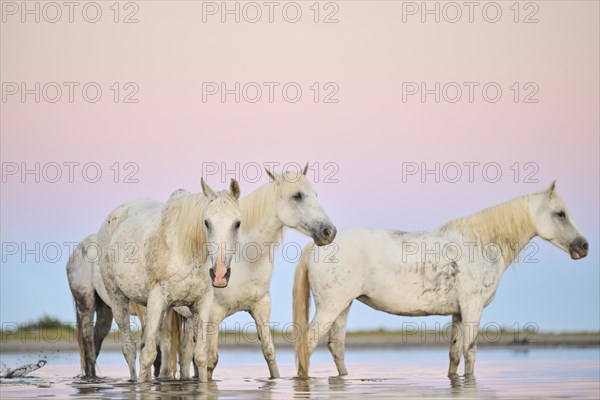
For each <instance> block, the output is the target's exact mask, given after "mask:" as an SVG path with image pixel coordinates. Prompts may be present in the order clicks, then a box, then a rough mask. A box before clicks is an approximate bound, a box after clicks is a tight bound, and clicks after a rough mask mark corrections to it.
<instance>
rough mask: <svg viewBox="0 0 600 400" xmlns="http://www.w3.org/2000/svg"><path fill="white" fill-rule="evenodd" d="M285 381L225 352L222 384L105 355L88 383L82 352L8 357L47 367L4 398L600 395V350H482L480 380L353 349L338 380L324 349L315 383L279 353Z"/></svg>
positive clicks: (9, 382)
mask: <svg viewBox="0 0 600 400" xmlns="http://www.w3.org/2000/svg"><path fill="white" fill-rule="evenodd" d="M277 357H278V364H279V368H280V372H281V375H282V376H283V377H284V378H282V379H276V380H271V379H268V376H267V374H268V370H267V367H266V364H265V363H264V361H263V360H262V355H261V353H260V350H258V349H256V350H233V349H223V350H221V352H220V361H219V366H218V367H217V370H216V371H215V379H216V381H214V382H211V383H208V384H199V383H197V382H193V381H160V382H153V383H147V384H132V383H128V382H127V377H128V372H127V369H126V367H125V361H124V359H123V356H122V355H121V354H120V353H116V352H105V353H102V354H101V355H100V358H99V370H100V373H101V374H102V376H104V377H105V378H102V379H100V380H98V381H97V382H94V383H90V382H84V381H81V380H79V379H77V378H75V375H77V374H78V373H79V355H78V354H76V353H71V352H69V353H60V352H56V353H47V354H33V353H31V354H2V355H1V360H0V362H2V363H4V364H6V365H8V366H9V367H12V368H14V367H16V366H17V365H21V364H25V363H28V362H33V361H37V360H38V359H40V358H41V359H46V360H48V365H47V366H46V367H44V368H42V369H40V370H38V371H35V372H33V373H32V374H31V377H27V378H20V379H0V397H2V398H3V399H4V398H41V397H53V398H74V397H75V398H77V397H79V398H82V397H85V398H126V399H137V398H142V397H143V398H144V399H146V398H165V399H178V398H184V397H185V398H190V397H193V398H200V399H203V398H215V397H219V398H222V399H230V398H231V399H233V398H241V397H243V398H257V399H289V398H300V399H323V398H333V399H363V398H377V399H381V398H390V399H392V398H394V399H396V398H415V397H419V398H436V399H443V398H453V399H456V398H473V399H475V398H499V399H515V398H545V399H547V398H589V399H598V398H600V348H591V349H561V348H558V349H532V350H528V351H513V350H508V349H485V348H484V349H480V350H478V352H477V363H476V376H477V378H476V380H465V379H464V378H463V377H460V378H458V379H456V380H453V381H451V380H450V379H448V378H447V377H446V376H445V374H446V368H447V360H448V356H447V351H446V350H445V349H442V348H435V349H376V350H374V349H365V350H359V349H349V350H348V351H347V353H346V364H347V366H348V370H349V373H350V374H349V375H348V376H346V377H343V378H340V377H337V376H335V375H336V370H335V366H334V364H333V361H332V359H331V356H330V355H329V353H328V352H327V350H325V349H319V350H318V351H317V352H316V353H315V354H314V355H313V358H312V360H311V362H312V364H311V375H312V376H313V378H311V379H309V380H300V379H294V378H291V376H293V375H294V368H293V366H294V355H293V353H292V351H290V350H284V349H282V350H280V351H278V353H277Z"/></svg>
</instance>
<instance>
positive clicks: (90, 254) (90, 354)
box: [67, 234, 113, 378]
mask: <svg viewBox="0 0 600 400" xmlns="http://www.w3.org/2000/svg"><path fill="white" fill-rule="evenodd" d="M97 246H98V240H97V236H96V234H92V235H89V236H87V237H86V238H85V239H84V240H83V241H82V242H81V243H79V245H78V246H77V247H76V248H75V250H73V253H72V254H71V257H69V261H68V262H67V278H68V281H69V288H70V289H71V293H72V294H73V299H74V300H75V309H76V317H77V333H78V336H77V340H78V342H79V350H80V355H81V366H82V369H83V373H84V376H85V377H86V378H93V377H95V376H96V358H97V357H98V353H100V348H101V346H102V342H103V340H104V338H105V337H106V335H108V333H109V331H110V326H111V324H112V319H113V314H112V311H111V309H110V298H109V297H108V294H107V293H106V289H105V288H104V282H102V277H101V276H100V271H99V270H98V266H97V263H96V261H98V253H99V252H98V247H97ZM94 313H96V325H95V326H94Z"/></svg>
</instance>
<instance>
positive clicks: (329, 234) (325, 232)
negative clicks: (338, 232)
mask: <svg viewBox="0 0 600 400" xmlns="http://www.w3.org/2000/svg"><path fill="white" fill-rule="evenodd" d="M323 236H325V237H326V238H328V237H331V229H329V228H325V229H323Z"/></svg>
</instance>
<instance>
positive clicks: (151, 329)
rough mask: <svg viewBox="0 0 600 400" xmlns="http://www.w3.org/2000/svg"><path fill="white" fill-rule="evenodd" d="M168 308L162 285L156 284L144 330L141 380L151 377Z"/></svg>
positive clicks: (149, 302) (148, 306)
mask: <svg viewBox="0 0 600 400" xmlns="http://www.w3.org/2000/svg"><path fill="white" fill-rule="evenodd" d="M166 308H167V307H166V303H165V299H164V297H163V295H162V289H161V287H160V286H156V287H155V288H153V289H152V290H151V291H150V293H149V295H148V302H147V306H146V312H147V313H148V314H147V317H146V329H145V332H144V348H143V349H142V350H141V352H140V376H139V379H138V380H139V381H140V382H145V381H148V380H150V378H151V367H152V364H153V363H154V360H155V359H156V354H157V351H156V346H157V344H158V331H159V328H160V323H161V321H162V318H163V314H164V312H165V310H166Z"/></svg>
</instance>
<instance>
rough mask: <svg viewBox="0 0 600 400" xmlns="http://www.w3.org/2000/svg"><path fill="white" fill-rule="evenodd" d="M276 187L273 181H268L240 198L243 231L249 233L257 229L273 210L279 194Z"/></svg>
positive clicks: (241, 227)
mask: <svg viewBox="0 0 600 400" xmlns="http://www.w3.org/2000/svg"><path fill="white" fill-rule="evenodd" d="M275 188H276V186H275V185H274V184H273V183H267V184H266V185H263V186H261V187H259V188H258V189H256V190H255V191H253V192H252V193H250V194H249V195H247V196H244V197H242V198H241V199H240V211H241V214H242V225H241V226H240V229H241V231H242V233H245V234H247V233H249V232H251V231H253V230H254V229H256V227H257V226H258V225H259V224H261V223H262V222H263V221H264V220H265V218H266V217H267V215H268V214H269V213H272V212H273V201H274V198H275V196H276V195H277V193H276V190H275Z"/></svg>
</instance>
